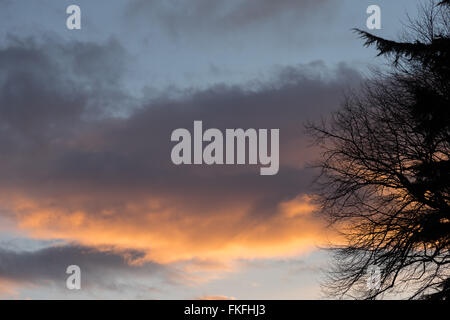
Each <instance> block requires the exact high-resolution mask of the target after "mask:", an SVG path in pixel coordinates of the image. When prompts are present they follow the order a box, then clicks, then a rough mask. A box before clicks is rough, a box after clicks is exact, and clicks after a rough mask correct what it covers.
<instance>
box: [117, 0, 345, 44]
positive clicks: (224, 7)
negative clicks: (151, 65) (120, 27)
mask: <svg viewBox="0 0 450 320" xmlns="http://www.w3.org/2000/svg"><path fill="white" fill-rule="evenodd" d="M336 9H337V3H336V2H333V1H329V0H279V1H272V0H231V1H226V2H221V1H208V0H193V1H177V0H175V1H164V2H161V1H148V0H134V1H131V2H130V3H128V4H127V6H126V9H125V18H126V19H127V21H128V23H131V24H133V23H136V20H138V21H139V20H141V19H145V20H146V21H150V23H151V24H152V23H154V22H156V23H157V24H159V25H160V26H161V27H162V28H163V30H165V31H167V32H169V33H170V34H172V35H175V36H186V35H189V36H190V37H191V36H192V34H209V35H211V38H213V39H214V38H217V37H218V36H219V35H224V34H233V35H234V37H236V36H237V34H236V32H237V31H239V33H242V32H246V31H251V30H258V29H259V30H260V29H261V28H267V31H270V30H272V31H274V30H276V32H280V33H283V35H284V36H287V35H288V33H290V32H292V25H293V23H295V26H297V27H299V26H303V28H308V29H311V28H310V26H308V23H310V22H317V18H318V17H320V18H324V19H325V17H326V18H327V21H328V22H329V21H330V20H331V19H332V18H333V13H334V12H335V10H336ZM312 17H315V19H314V20H313V19H312Z"/></svg>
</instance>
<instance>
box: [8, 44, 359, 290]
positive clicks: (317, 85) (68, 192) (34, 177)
mask: <svg viewBox="0 0 450 320" xmlns="http://www.w3.org/2000/svg"><path fill="white" fill-rule="evenodd" d="M76 48H78V47H76V46H74V45H73V44H64V43H59V42H56V41H49V42H47V43H45V44H39V43H37V42H34V41H20V40H16V41H13V42H12V43H10V45H9V46H7V47H4V48H1V49H0V67H1V69H0V70H2V71H1V72H0V131H1V135H0V149H1V157H0V191H1V192H0V194H1V195H0V206H1V208H2V211H1V212H2V215H3V216H5V217H7V218H8V219H10V220H12V221H14V222H15V223H16V224H17V227H18V228H20V229H21V230H22V231H24V232H26V233H27V234H29V235H30V237H33V238H37V239H64V240H67V241H74V242H76V243H79V244H80V246H81V247H62V248H61V247H54V248H50V249H44V250H41V251H37V252H33V253H15V252H11V251H1V252H0V253H1V255H2V256H3V257H5V259H4V260H3V259H2V263H1V264H0V265H1V269H0V270H1V274H2V275H3V277H4V278H5V279H18V280H21V281H22V280H23V281H27V280H29V279H30V277H39V278H42V279H50V278H52V277H53V276H54V274H55V273H54V272H55V270H53V271H52V270H46V269H45V267H44V266H45V261H48V259H50V257H53V256H56V258H51V259H56V260H55V261H56V263H55V266H56V267H57V268H58V270H60V269H61V267H62V265H63V264H64V265H65V264H66V263H67V262H68V261H69V260H71V259H72V258H75V260H76V259H81V261H84V262H85V263H86V264H87V265H88V268H90V267H92V268H93V267H94V265H92V264H89V263H90V262H89V261H91V263H96V262H97V263H98V265H99V269H98V270H100V269H101V268H103V267H105V268H107V265H110V266H112V267H113V266H116V267H117V268H121V267H122V266H123V264H124V263H125V262H126V261H125V260H123V259H122V258H123V257H130V255H131V257H134V256H133V255H134V254H136V255H137V258H139V260H140V261H143V262H144V263H147V264H148V265H147V267H148V268H156V269H158V268H159V267H158V265H160V264H170V263H177V262H182V261H190V260H196V259H197V260H198V259H205V260H212V261H216V262H217V263H218V264H219V265H220V264H221V263H223V262H224V261H229V260H232V259H250V258H272V257H279V256H289V255H295V254H298V253H301V252H304V251H307V250H310V249H312V248H314V246H315V245H316V244H319V243H321V242H322V241H324V240H325V238H326V235H325V234H324V232H323V230H324V227H323V224H322V222H321V221H320V220H318V219H317V218H316V217H315V216H314V215H313V214H312V213H313V212H314V210H315V208H314V206H313V205H312V203H311V198H310V196H309V195H310V193H311V190H310V187H309V185H310V182H311V177H312V172H311V170H309V169H307V168H306V167H305V164H306V162H307V160H310V159H311V158H312V157H313V156H314V154H313V149H307V145H308V141H307V139H306V138H305V137H304V135H303V127H302V124H303V123H304V121H306V120H310V119H317V118H318V117H319V116H320V115H321V114H327V113H328V112H329V111H330V110H333V109H335V108H337V106H338V105H339V100H340V97H341V94H342V90H343V89H344V88H345V87H346V86H347V85H348V84H349V83H350V84H356V83H358V82H359V81H360V80H361V78H360V76H359V75H358V73H357V72H356V71H354V70H353V69H352V68H350V67H349V66H346V65H344V64H342V65H339V66H337V67H336V68H328V67H327V66H326V65H324V64H323V63H322V62H315V63H312V64H308V65H298V66H293V67H289V68H281V67H280V68H278V70H277V71H275V72H273V74H272V77H271V78H270V79H268V80H264V81H263V80H260V81H254V82H251V83H248V84H245V85H242V86H239V87H237V86H227V85H225V84H224V85H217V86H214V87H210V88H208V89H205V90H187V91H183V92H182V93H181V94H178V95H177V96H176V97H174V96H173V95H171V94H167V95H164V94H163V95H161V96H160V97H158V98H154V99H151V100H146V99H142V100H141V101H139V103H138V107H136V100H135V98H132V97H130V96H129V95H127V94H126V93H125V90H124V89H123V87H122V84H121V82H120V79H121V77H120V75H121V73H122V72H123V70H124V63H125V61H126V53H125V51H124V50H123V48H122V47H121V46H120V44H119V43H117V42H114V41H112V42H109V43H106V44H104V45H99V44H83V45H82V46H81V47H79V48H78V49H76ZM93 59H94V61H93ZM95 61H98V62H99V63H97V62H95ZM94 62H95V63H94ZM130 101H133V108H131V104H132V103H131V102H130ZM194 120H202V121H203V124H204V126H207V127H214V128H219V129H225V128H269V129H270V128H279V129H280V160H281V167H280V172H279V174H278V175H276V176H271V177H262V176H260V175H259V174H258V168H256V167H251V166H232V167H230V166H222V167H221V166H211V167H207V166H178V167H177V166H175V165H173V164H172V162H171V160H170V150H171V148H172V145H173V144H172V143H171V142H170V133H171V132H172V131H173V130H174V129H176V128H191V126H192V124H193V121H194ZM108 246H111V247H114V248H115V250H118V251H117V252H119V253H117V254H116V255H112V254H110V253H108V252H105V251H93V250H94V249H83V248H84V247H86V248H104V247H108ZM86 250H87V251H86ZM130 250H131V251H130ZM82 252H87V254H85V255H84V254H83V253H82ZM124 253H126V254H124ZM121 257H122V258H121ZM18 266H20V267H18ZM100 266H101V267H100ZM112 267H111V268H112ZM133 270H134V269H133ZM58 272H60V271H58Z"/></svg>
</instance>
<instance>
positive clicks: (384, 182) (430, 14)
mask: <svg viewBox="0 0 450 320" xmlns="http://www.w3.org/2000/svg"><path fill="white" fill-rule="evenodd" d="M449 3H450V1H448V0H447V1H442V2H440V3H436V2H434V1H431V3H430V4H429V5H425V6H422V7H421V15H420V17H419V18H418V20H417V21H413V20H411V19H410V22H411V24H410V27H409V29H408V33H407V34H406V35H405V37H404V38H405V39H404V40H405V41H401V42H397V41H391V40H386V39H382V38H380V37H377V36H374V35H372V34H370V33H367V32H365V31H362V30H356V32H357V33H358V34H359V35H360V36H361V37H362V38H363V39H364V40H365V45H366V46H371V45H375V46H376V48H377V50H378V51H379V55H381V56H385V57H387V59H388V62H389V63H390V66H391V70H390V71H388V72H376V73H375V74H374V75H373V78H372V79H370V80H368V81H367V83H365V84H364V85H363V87H362V89H361V90H360V91H359V92H353V93H351V94H349V95H347V97H346V99H345V101H344V103H343V107H342V109H341V110H340V111H338V112H337V113H335V114H333V115H332V117H331V118H330V119H328V120H327V121H323V122H322V123H321V124H314V123H313V124H308V126H307V128H308V130H309V132H310V133H311V135H312V136H313V137H314V138H315V141H316V142H317V143H318V145H319V146H320V147H321V150H322V158H321V160H320V161H319V162H318V163H317V164H316V167H318V168H319V169H320V175H319V177H318V179H317V200H318V202H319V204H320V207H321V209H322V210H321V213H320V214H321V215H323V216H324V217H326V218H327V219H328V220H329V222H330V224H331V225H332V226H334V227H335V228H336V229H337V230H338V231H339V232H340V234H341V235H342V239H344V241H343V242H341V244H334V245H333V246H331V249H330V250H331V251H332V253H333V255H334V261H335V262H336V263H335V265H334V266H333V267H332V268H331V270H330V271H329V273H328V280H327V282H326V284H325V288H326V290H327V292H328V293H329V294H331V295H333V296H337V297H353V298H360V299H376V298H382V297H385V296H386V295H388V294H395V293H402V295H407V297H409V298H427V299H444V300H448V299H449V297H450V268H449V267H450V254H449V249H450V158H449V156H450V101H449V98H450V38H449V36H450V19H449V17H450V4H449ZM373 265H374V266H377V267H378V268H379V270H380V278H379V286H377V287H372V286H367V283H366V281H367V277H368V275H367V270H368V269H369V268H370V267H371V266H373Z"/></svg>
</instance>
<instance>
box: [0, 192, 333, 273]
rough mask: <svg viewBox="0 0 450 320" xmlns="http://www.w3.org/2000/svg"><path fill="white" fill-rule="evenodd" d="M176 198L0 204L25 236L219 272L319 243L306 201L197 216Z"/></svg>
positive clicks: (238, 206)
mask: <svg viewBox="0 0 450 320" xmlns="http://www.w3.org/2000/svg"><path fill="white" fill-rule="evenodd" d="M92 197H94V198H95V195H92ZM176 200H177V199H173V198H164V197H161V198H159V199H154V198H153V199H142V198H141V199H139V201H136V199H134V200H133V201H128V202H127V201H125V202H124V203H123V204H122V205H121V206H120V208H108V207H99V208H98V209H97V210H96V211H95V212H93V211H90V210H87V209H86V206H85V204H84V203H83V200H80V199H76V198H70V197H63V198H60V199H47V200H45V199H42V198H37V199H33V198H31V197H23V196H22V197H18V196H17V195H14V196H11V195H10V196H8V198H3V199H0V201H1V203H2V204H3V206H5V205H7V206H8V210H9V211H10V212H13V213H14V219H15V220H16V222H17V226H18V228H20V229H21V230H24V231H26V232H27V233H28V234H29V235H30V236H31V237H34V238H45V239H48V238H58V239H67V240H70V241H76V242H79V243H81V244H83V245H88V246H99V247H100V246H114V247H117V248H118V249H130V248H132V249H138V250H143V251H145V252H146V253H147V255H146V257H144V258H143V259H145V260H152V261H155V262H158V263H173V262H180V261H187V260H193V259H197V260H203V261H208V260H210V261H219V264H218V265H219V267H221V265H220V261H230V260H233V259H255V258H274V257H286V256H294V255H298V254H300V253H303V252H305V251H308V250H311V249H314V248H315V246H316V245H319V244H322V243H323V242H324V241H325V240H326V235H325V233H324V226H323V223H322V222H321V221H319V220H318V219H316V218H315V217H314V216H313V215H312V212H313V211H314V210H315V207H314V205H313V204H312V202H311V197H309V196H307V195H299V196H297V197H296V198H294V199H292V200H290V201H285V202H282V203H280V204H279V205H278V208H276V209H275V211H276V212H274V213H273V214H270V215H267V216H264V217H259V216H256V215H255V213H252V212H251V209H252V208H251V206H250V204H248V203H245V201H241V202H239V201H237V202H236V203H229V204H228V205H227V206H226V207H217V208H214V209H209V208H204V209H203V211H202V209H201V208H197V207H195V206H191V205H186V206H184V203H183V202H177V201H176ZM99 203H101V199H99ZM135 263H136V262H135ZM198 266H199V264H197V267H198ZM200 267H202V268H211V267H216V266H214V265H213V266H211V265H206V264H204V265H203V266H201V264H200ZM223 270H226V267H224V268H223Z"/></svg>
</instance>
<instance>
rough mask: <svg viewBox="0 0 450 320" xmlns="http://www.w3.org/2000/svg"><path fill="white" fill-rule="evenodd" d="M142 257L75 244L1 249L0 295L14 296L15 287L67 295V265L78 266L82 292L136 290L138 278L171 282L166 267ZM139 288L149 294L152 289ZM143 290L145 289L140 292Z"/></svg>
mask: <svg viewBox="0 0 450 320" xmlns="http://www.w3.org/2000/svg"><path fill="white" fill-rule="evenodd" d="M143 256H144V253H142V252H139V251H136V250H124V251H120V250H115V249H114V248H107V247H103V248H94V247H86V246H80V245H76V244H65V245H57V246H51V247H47V248H42V249H39V250H34V251H15V250H10V249H5V248H3V247H0V283H2V284H3V285H2V287H3V288H4V290H3V292H0V293H2V294H3V295H6V296H8V297H11V296H12V297H14V295H15V294H16V291H15V288H23V287H31V288H32V287H36V286H41V287H42V286H43V287H47V288H49V287H51V288H54V289H56V290H59V291H60V292H66V293H68V292H69V291H68V290H67V289H66V279H67V277H68V276H69V275H68V274H66V269H67V267H68V266H69V265H77V266H79V267H80V269H81V286H82V289H83V291H84V292H86V290H87V292H89V291H91V290H92V289H96V290H99V289H100V290H111V289H114V290H115V291H116V292H117V291H121V290H126V289H129V288H136V287H139V284H140V282H139V279H141V281H142V279H146V278H151V277H155V278H156V277H159V278H163V279H164V278H166V279H170V277H171V273H170V272H169V269H168V268H166V267H165V266H161V265H159V264H157V263H153V262H149V261H146V262H141V261H140V259H141V258H142V257H143ZM120 279H122V281H120ZM123 279H127V281H123ZM144 287H145V286H144ZM140 289H147V291H149V290H151V287H147V288H140ZM143 291H145V290H141V292H143Z"/></svg>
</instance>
